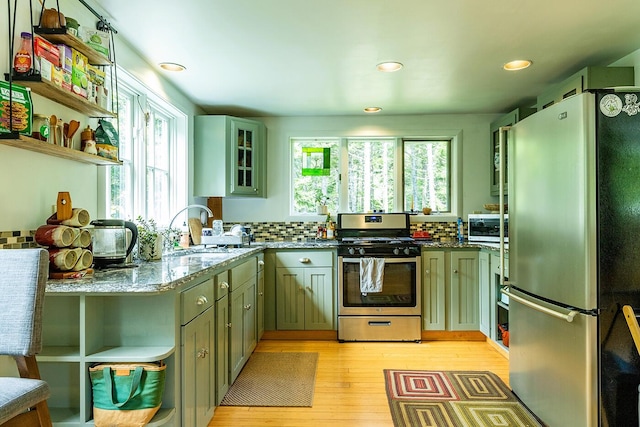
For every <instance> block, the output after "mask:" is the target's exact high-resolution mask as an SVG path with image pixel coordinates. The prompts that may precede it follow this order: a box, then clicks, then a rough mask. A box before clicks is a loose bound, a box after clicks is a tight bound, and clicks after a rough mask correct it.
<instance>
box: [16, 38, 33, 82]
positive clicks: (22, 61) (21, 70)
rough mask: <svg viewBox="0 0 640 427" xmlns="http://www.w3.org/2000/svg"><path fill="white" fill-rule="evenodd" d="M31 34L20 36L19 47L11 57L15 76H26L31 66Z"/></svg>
mask: <svg viewBox="0 0 640 427" xmlns="http://www.w3.org/2000/svg"><path fill="white" fill-rule="evenodd" d="M31 47H32V45H31V33H27V32H23V33H21V34H20V47H18V50H17V51H16V53H15V54H14V56H13V71H14V73H15V75H16V76H26V75H28V74H29V73H30V71H31V66H32V65H33V53H32V49H31Z"/></svg>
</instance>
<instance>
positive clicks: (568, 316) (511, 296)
mask: <svg viewBox="0 0 640 427" xmlns="http://www.w3.org/2000/svg"><path fill="white" fill-rule="evenodd" d="M500 292H502V293H503V294H504V295H506V296H508V297H509V300H511V299H513V300H514V301H517V302H519V303H520V304H523V305H526V306H527V307H530V308H533V309H534V310H538V311H540V312H542V313H545V314H548V315H549V316H553V317H557V318H558V319H562V320H566V321H567V322H568V323H571V322H573V318H574V317H576V316H577V315H578V314H580V312H579V311H575V310H571V311H570V312H569V313H567V314H565V313H561V312H559V311H555V310H552V309H550V308H547V307H543V306H541V305H539V304H536V303H535V302H533V301H530V300H528V299H525V298H522V297H519V296H517V295H514V294H512V293H511V292H509V287H504V288H502V289H500Z"/></svg>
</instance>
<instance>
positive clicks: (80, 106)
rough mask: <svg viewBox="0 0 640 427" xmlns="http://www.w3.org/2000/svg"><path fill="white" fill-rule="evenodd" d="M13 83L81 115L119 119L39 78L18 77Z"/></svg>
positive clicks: (7, 78)
mask: <svg viewBox="0 0 640 427" xmlns="http://www.w3.org/2000/svg"><path fill="white" fill-rule="evenodd" d="M5 80H7V81H8V80H9V75H8V74H5ZM13 82H14V83H16V84H19V85H20V86H24V87H28V88H30V89H31V91H32V92H34V93H37V94H38V95H42V96H44V97H45V98H49V99H51V100H53V101H55V102H57V103H59V104H62V105H65V106H67V107H69V108H71V109H73V110H76V111H77V112H79V113H82V114H85V115H87V116H89V117H117V114H115V113H112V112H111V111H109V110H105V109H104V108H102V107H100V106H99V105H97V104H94V103H93V102H89V101H87V100H86V99H85V98H83V97H81V96H79V95H76V94H74V93H72V92H69V91H68V90H64V89H62V88H61V87H59V86H56V85H55V84H53V83H51V82H49V81H47V80H42V79H41V78H40V77H39V76H37V75H36V76H30V77H27V78H25V79H21V78H19V77H16V78H14V79H13Z"/></svg>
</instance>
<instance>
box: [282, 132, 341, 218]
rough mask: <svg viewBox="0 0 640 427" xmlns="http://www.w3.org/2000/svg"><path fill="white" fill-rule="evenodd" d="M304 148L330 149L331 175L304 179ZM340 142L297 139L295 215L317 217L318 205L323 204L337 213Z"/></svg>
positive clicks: (293, 174)
mask: <svg viewBox="0 0 640 427" xmlns="http://www.w3.org/2000/svg"><path fill="white" fill-rule="evenodd" d="M304 148H328V149H330V150H331V154H330V156H329V159H330V167H329V175H303V172H302V169H303V160H304V150H303V149H304ZM339 148H340V140H339V139H337V138H334V139H294V140H293V143H292V146H291V150H292V156H291V157H292V165H291V166H292V186H293V212H295V213H296V214H316V213H317V207H318V205H319V204H321V203H324V204H326V205H327V209H328V211H329V212H331V213H334V214H335V213H337V212H338V204H339V200H338V195H339V191H338V187H339V183H340V176H339V160H340V156H339Z"/></svg>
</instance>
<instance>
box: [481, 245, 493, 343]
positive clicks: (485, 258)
mask: <svg viewBox="0 0 640 427" xmlns="http://www.w3.org/2000/svg"><path fill="white" fill-rule="evenodd" d="M478 285H479V287H478V292H479V294H478V298H479V310H480V319H479V322H480V332H482V333H483V334H485V335H486V336H487V337H491V324H492V322H491V305H492V300H491V255H489V253H488V252H484V251H482V252H480V253H479V254H478Z"/></svg>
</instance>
